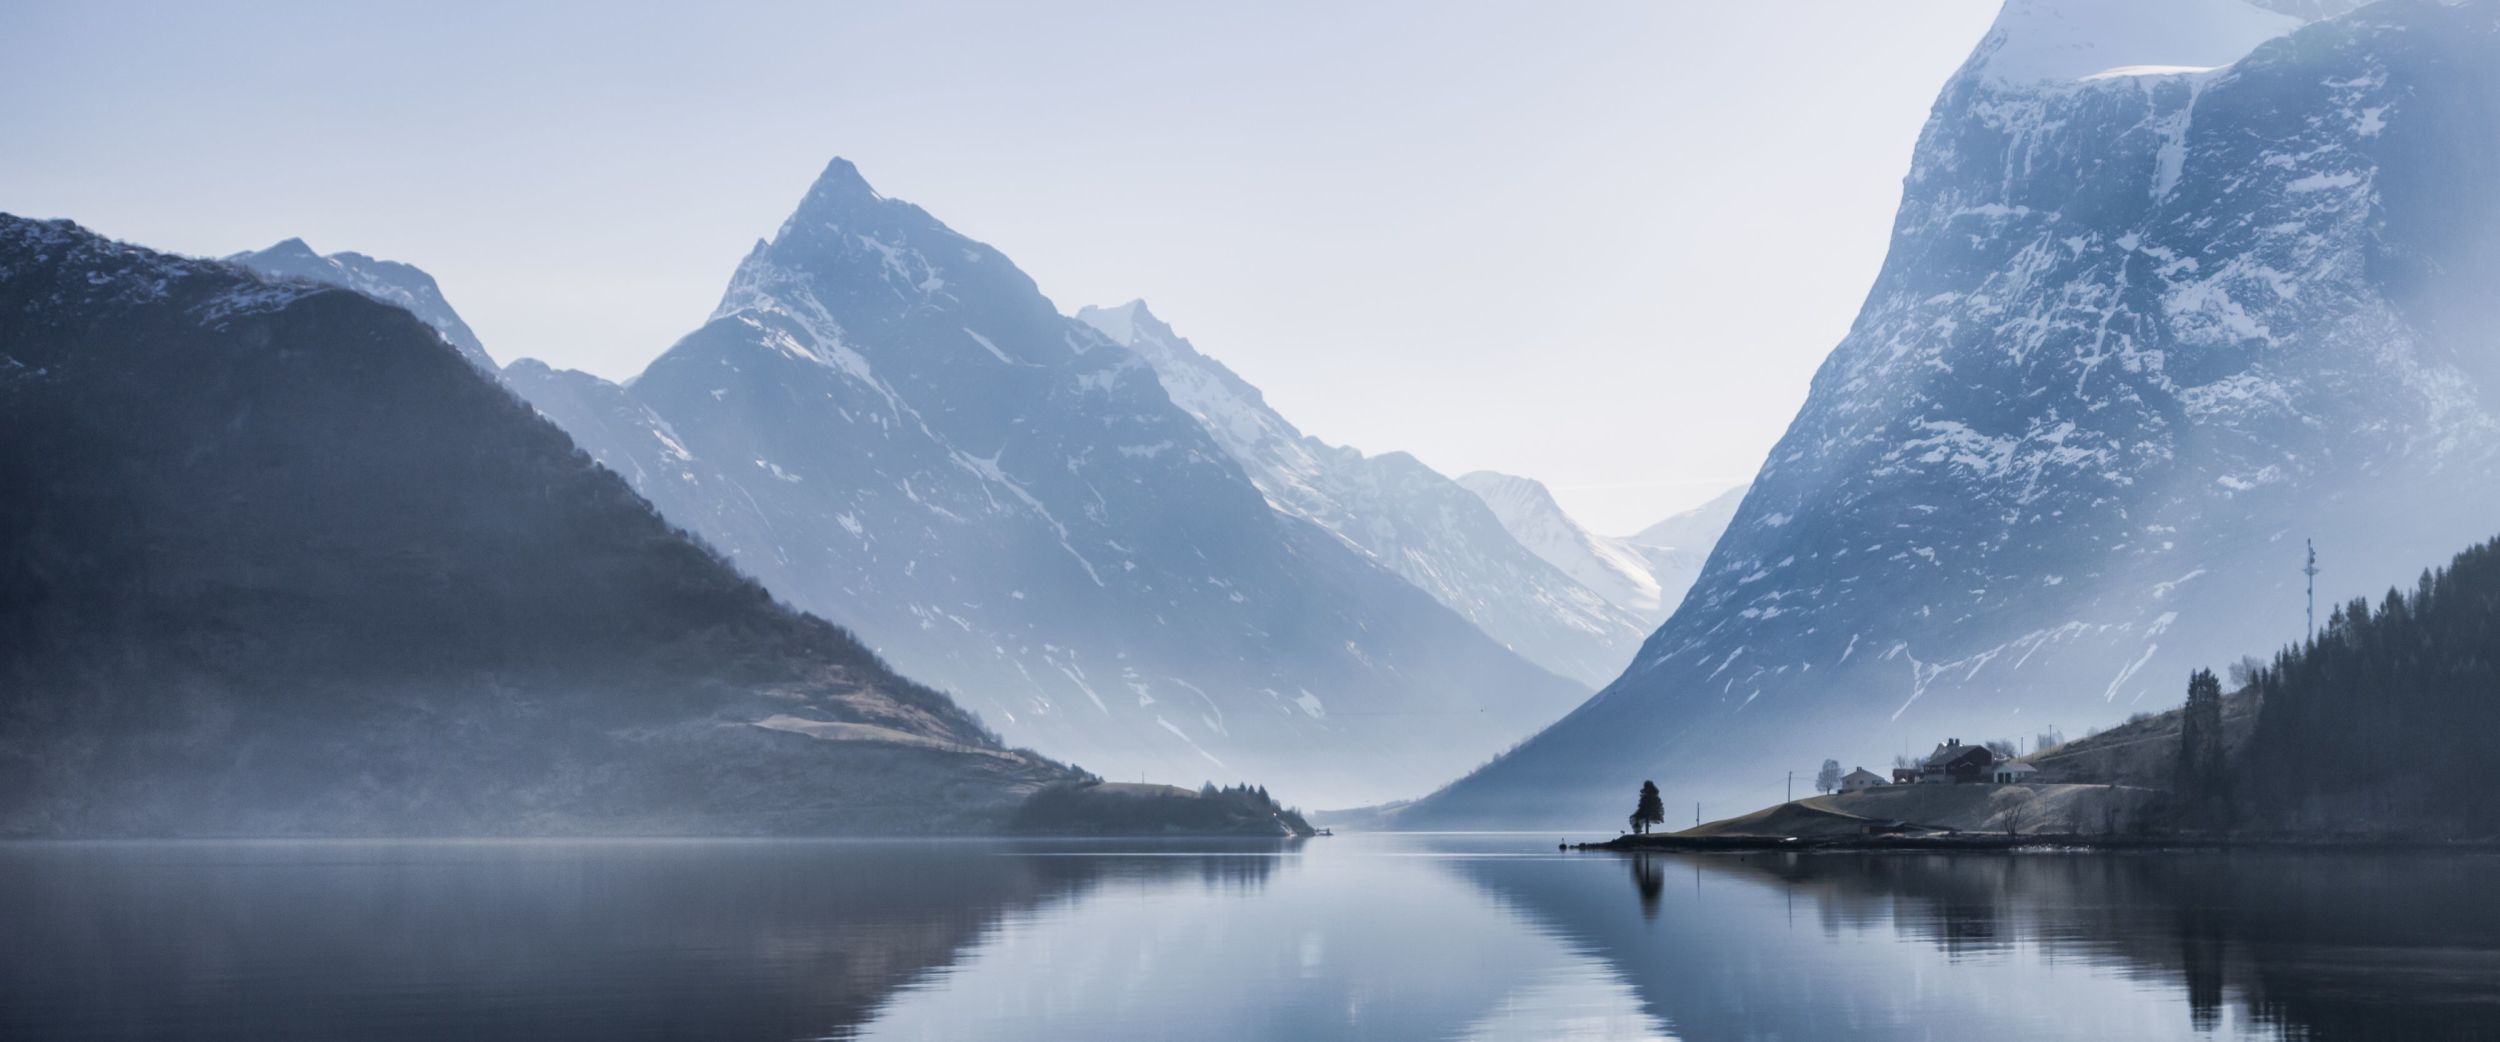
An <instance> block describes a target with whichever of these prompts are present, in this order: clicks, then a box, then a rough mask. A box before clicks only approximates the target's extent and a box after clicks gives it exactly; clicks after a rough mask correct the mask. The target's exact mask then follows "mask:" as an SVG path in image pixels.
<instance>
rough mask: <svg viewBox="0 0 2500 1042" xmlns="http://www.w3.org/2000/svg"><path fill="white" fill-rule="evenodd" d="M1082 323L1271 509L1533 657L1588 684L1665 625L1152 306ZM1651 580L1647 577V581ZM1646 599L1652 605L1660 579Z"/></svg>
mask: <svg viewBox="0 0 2500 1042" xmlns="http://www.w3.org/2000/svg"><path fill="white" fill-rule="evenodd" d="M1077 318H1079V319H1080V320H1083V321H1084V322H1085V323H1087V324H1088V325H1091V326H1093V327H1094V328H1096V329H1099V330H1101V331H1102V332H1103V334H1104V335H1105V336H1108V337H1110V338H1111V339H1112V341H1113V342H1115V343H1118V344H1120V345H1122V346H1124V347H1127V348H1128V349H1130V350H1132V351H1135V352H1137V354H1138V356H1139V357H1142V358H1144V359H1145V360H1146V363H1147V364H1148V365H1151V366H1153V367H1154V371H1155V375H1156V377H1157V378H1158V379H1159V380H1161V382H1162V384H1163V387H1164V391H1165V392H1166V393H1167V394H1169V395H1171V397H1172V402H1173V404H1175V405H1178V406H1180V407H1181V408H1182V409H1184V410H1186V411H1187V412H1188V413H1189V415H1190V416H1192V417H1193V418H1195V419H1196V420H1197V421H1198V422H1199V424H1200V425H1201V426H1204V427H1205V428H1206V429H1207V432H1208V433H1209V434H1211V435H1213V436H1214V437H1215V440H1216V443H1217V444H1219V445H1222V446H1223V447H1224V449H1225V451H1226V452H1228V453H1230V454H1231V455H1232V457H1233V459H1234V461H1235V462H1237V463H1239V464H1240V465H1241V468H1242V470H1243V471H1244V472H1245V473H1246V474H1247V475H1248V476H1249V478H1250V481H1251V483H1252V484H1254V485H1256V486H1258V489H1259V492H1260V493H1261V494H1262V495H1264V496H1266V497H1267V501H1268V503H1269V505H1271V506H1273V507H1275V508H1276V509H1277V510H1279V511H1281V512H1283V513H1285V514H1287V515H1289V516H1292V517H1297V518H1301V519H1303V520H1307V521H1309V522H1311V523H1313V524H1316V525H1318V526H1320V527H1321V528H1324V529H1326V530H1327V531H1329V532H1330V533H1331V534H1334V535H1335V536H1337V538H1339V539H1341V540H1343V541H1344V542H1345V543H1346V545H1347V546H1350V547H1352V548H1354V549H1355V550H1356V551H1358V552H1360V553H1362V554H1363V555H1364V556H1366V557H1369V558H1370V559H1371V560H1373V561H1374V562H1376V563H1378V564H1379V565H1380V566H1381V567H1382V568H1385V569H1387V570H1389V571H1391V572H1394V573H1396V574H1397V575H1398V576H1399V577H1401V578H1404V579H1405V580H1406V581H1408V582H1410V583H1413V584H1414V585H1415V586H1416V588H1418V589H1421V590H1423V591H1424V592H1426V593H1429V594H1431V595H1432V596H1433V598H1434V599H1435V600H1438V601H1440V602H1441V603H1442V604H1443V605H1445V606H1447V607H1448V608H1449V609H1450V610H1452V611H1455V612H1457V613H1459V614H1460V615H1462V616H1465V617H1466V618H1467V620H1468V621H1470V622H1473V623H1475V624H1476V625H1477V626H1478V627H1479V628H1481V629H1483V630H1484V631H1485V632H1486V633H1487V634H1490V635H1491V636H1492V637H1493V638H1494V639H1495V640H1498V641H1500V642H1502V643H1503V644H1504V645H1505V646H1507V647H1509V648H1510V649H1511V650H1512V651H1515V652H1518V653H1519V654H1520V655H1522V656H1524V657H1526V658H1527V659H1528V660H1529V661H1530V662H1534V663H1536V664H1537V665H1540V666H1543V667H1545V668H1546V669H1548V670H1551V671H1553V672H1555V673H1559V674H1561V675H1563V676H1566V677H1570V678H1572V679H1574V680H1577V681H1580V682H1582V683H1585V684H1587V685H1588V686H1589V687H1590V688H1591V689H1595V688H1596V687H1597V686H1598V685H1600V684H1604V683H1605V682H1607V681H1609V680H1612V679H1614V677H1615V675H1616V674H1618V673H1620V672H1622V671H1623V665H1624V663H1626V662H1629V661H1631V657H1632V651H1633V649H1634V648H1636V647H1638V646H1639V645H1640V642H1641V639H1642V638H1643V637H1646V636H1648V635H1649V631H1650V630H1651V629H1652V628H1654V627H1655V626H1656V625H1657V620H1656V619H1654V618H1648V617H1646V616H1645V615H1644V614H1642V610H1641V609H1636V608H1634V607H1632V605H1633V604H1636V603H1638V598H1637V597H1633V596H1629V595H1627V596H1626V597H1625V599H1623V600H1617V599H1616V598H1615V597H1613V596H1610V595H1609V594H1610V592H1611V591H1601V590H1599V589H1594V588H1592V587H1591V586H1589V585H1588V584H1587V583H1586V582H1584V581H1581V580H1579V579H1578V578H1577V577H1576V576H1574V575H1570V574H1565V572H1564V571H1563V570H1560V569H1558V567H1557V564H1556V563H1555V562H1553V561H1552V559H1551V558H1546V557H1540V556H1539V555H1537V554H1535V553H1531V552H1530V548H1529V547H1527V546H1523V545H1522V544H1521V541H1520V540H1519V539H1517V538H1514V537H1513V532H1512V530H1508V529H1505V528H1504V527H1503V522H1502V520H1501V519H1500V518H1498V517H1496V516H1495V514H1494V512H1493V511H1492V510H1490V509H1488V508H1487V506H1486V505H1485V504H1484V503H1482V502H1479V501H1478V500H1477V498H1476V497H1475V496H1471V495H1469V490H1468V489H1467V488H1464V487H1461V486H1462V485H1463V484H1464V482H1463V481H1462V482H1452V481H1451V480H1450V479H1449V478H1446V477H1443V476H1442V475H1441V474H1440V473H1439V472H1437V471H1435V470H1433V469H1432V468H1430V467H1427V466H1425V465H1424V464H1423V463H1422V461H1420V460H1417V459H1416V458H1414V457H1413V456H1410V455H1407V454H1405V453H1403V452H1390V453H1383V454H1381V455H1378V456H1366V455H1364V454H1363V453H1361V452H1360V451H1357V450H1355V449H1353V448H1346V447H1339V446H1334V445H1329V444H1327V443H1326V442H1323V441H1320V440H1319V439H1317V438H1313V437H1311V436H1309V435H1306V434H1304V433H1302V431H1301V430H1300V429H1299V428H1297V427H1295V426H1294V425H1293V424H1292V422H1291V421H1288V420H1286V419H1285V417H1284V416H1283V415H1281V414H1279V413H1278V412H1277V411H1276V410H1275V409H1274V408H1272V407H1270V406H1269V405H1268V404H1267V399H1266V397H1265V396H1264V395H1261V394H1260V393H1259V390H1258V388H1256V387H1253V386H1251V385H1250V384H1249V383H1248V382H1247V381H1244V380H1243V379H1241V378H1240V377H1239V376H1237V375H1235V374H1234V373H1233V371H1232V370H1231V369H1229V368H1226V367H1225V366H1224V364H1223V363H1221V362H1218V361H1216V360H1215V359H1213V358H1209V357H1207V356H1206V355H1204V354H1201V353H1200V352H1199V351H1198V349H1197V347H1196V346H1195V345H1193V344H1191V343H1190V342H1189V341H1188V340H1187V339H1184V338H1183V337H1181V335H1180V334H1178V333H1176V332H1174V331H1173V330H1172V327H1171V326H1169V325H1167V324H1165V323H1164V322H1163V320H1161V319H1159V318H1157V317H1155V315H1154V313H1153V312H1151V311H1149V310H1147V308H1146V303H1145V302H1144V301H1131V302H1129V303H1127V304H1123V305H1120V306H1119V307H1114V308H1096V307H1087V308H1082V309H1080V310H1078V312H1077ZM1643 574H1644V575H1645V574H1646V573H1645V572H1644V573H1643ZM1648 592H1649V595H1650V596H1649V601H1648V603H1649V604H1651V605H1654V604H1655V602H1656V599H1657V598H1656V593H1657V591H1656V589H1655V586H1654V584H1653V585H1652V586H1651V588H1650V589H1649V591H1648Z"/></svg>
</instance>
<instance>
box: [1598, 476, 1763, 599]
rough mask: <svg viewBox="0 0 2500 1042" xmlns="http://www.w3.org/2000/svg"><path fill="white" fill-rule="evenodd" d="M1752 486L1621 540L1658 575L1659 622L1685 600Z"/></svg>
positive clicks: (1732, 491) (1734, 490) (1739, 489)
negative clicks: (1712, 550) (1711, 551)
mask: <svg viewBox="0 0 2500 1042" xmlns="http://www.w3.org/2000/svg"><path fill="white" fill-rule="evenodd" d="M1752 490H1753V486H1752V485H1738V486H1736V487H1735V488H1732V489H1729V490H1727V491H1725V492H1722V493H1720V494H1718V495H1717V496H1714V497H1712V498H1711V499H1710V501H1709V502H1706V503H1703V504H1702V505H1700V506H1697V507H1694V508H1692V509H1690V510H1686V511H1684V512H1682V513H1679V514H1674V515H1671V516H1669V517H1668V518H1667V519H1665V520H1663V521H1660V522H1658V523H1657V524H1654V525H1651V526H1649V527H1647V528H1644V529H1641V530H1640V531H1639V532H1636V533H1633V534H1631V535H1628V536H1624V537H1623V538H1622V539H1620V540H1618V542H1621V543H1623V544H1624V545H1625V546H1629V547H1631V548H1632V549H1633V550H1634V551H1636V552H1638V553H1639V554H1640V555H1641V558H1642V559H1643V560H1645V561H1648V562H1649V572H1650V574H1651V575H1654V576H1656V577H1657V578H1658V589H1659V600H1660V603H1661V605H1662V608H1661V609H1660V611H1659V621H1660V622H1664V621H1666V616H1667V615H1668V614H1670V613H1672V612H1673V611H1674V610H1675V607H1676V606H1677V605H1679V604H1682V603H1683V602H1684V595H1685V594H1686V593H1687V592H1689V591H1691V590H1692V588H1693V583H1694V582H1695V581H1696V580H1699V579H1700V578H1701V567H1702V565H1703V564H1705V563H1708V561H1709V560H1710V549H1711V548H1712V547H1714V546H1717V545H1719V537H1720V536H1721V535H1723V534H1725V533H1726V532H1727V526H1728V523H1729V522H1731V521H1734V520H1735V519H1736V510H1737V508H1738V507H1739V506H1742V505H1743V504H1744V502H1745V493H1747V492H1750V491H1752Z"/></svg>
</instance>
